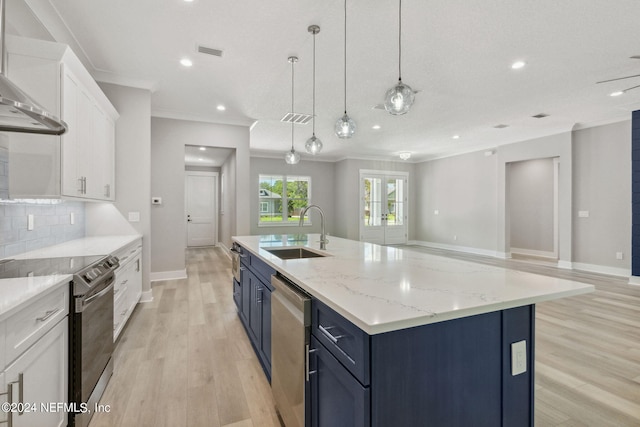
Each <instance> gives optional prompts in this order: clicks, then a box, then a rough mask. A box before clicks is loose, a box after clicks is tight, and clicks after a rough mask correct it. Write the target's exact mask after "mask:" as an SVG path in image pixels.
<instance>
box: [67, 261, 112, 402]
mask: <svg viewBox="0 0 640 427" xmlns="http://www.w3.org/2000/svg"><path fill="white" fill-rule="evenodd" d="M114 284H115V275H114V274H113V273H112V274H111V275H109V277H108V278H107V279H106V280H105V284H104V287H101V289H100V290H99V291H97V292H96V293H94V294H93V295H89V296H88V297H86V298H85V299H84V301H82V302H81V303H80V302H79V301H76V304H77V306H76V313H75V316H76V322H75V323H76V330H75V333H76V339H77V338H79V342H75V343H74V345H75V346H76V349H75V352H76V356H77V355H78V354H79V355H80V359H79V360H77V359H76V361H75V363H78V362H79V364H80V366H79V367H78V366H76V367H75V368H76V369H78V368H80V377H81V380H80V384H78V383H76V386H77V385H80V391H79V394H78V391H77V390H76V392H75V393H74V397H75V398H76V399H78V398H80V402H87V401H88V400H89V396H90V395H91V393H92V392H93V390H94V388H95V386H96V384H97V383H98V380H99V379H100V377H101V375H102V373H103V372H104V369H105V367H106V366H107V364H108V363H109V360H110V359H111V355H112V354H113V286H114ZM78 309H81V312H78ZM80 402H79V403H80Z"/></svg>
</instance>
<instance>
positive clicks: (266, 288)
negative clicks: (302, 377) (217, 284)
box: [233, 247, 275, 381]
mask: <svg viewBox="0 0 640 427" xmlns="http://www.w3.org/2000/svg"><path fill="white" fill-rule="evenodd" d="M238 251H239V252H240V253H241V254H242V258H241V267H240V282H237V281H235V280H234V283H233V285H234V301H235V303H236V306H237V307H238V315H239V317H240V320H241V321H242V324H243V326H244V327H245V329H246V331H247V335H248V336H249V341H251V345H252V346H253V349H254V351H255V352H256V354H257V356H258V360H259V361H260V364H261V365H262V369H263V370H264V372H265V374H266V376H267V379H268V380H269V381H271V292H272V291H273V287H272V286H271V275H272V274H274V273H275V270H274V269H272V268H271V267H269V266H268V265H267V264H265V263H264V262H263V261H262V260H260V259H259V258H258V257H256V256H255V255H253V254H251V253H250V252H249V251H247V250H245V249H243V248H242V247H238Z"/></svg>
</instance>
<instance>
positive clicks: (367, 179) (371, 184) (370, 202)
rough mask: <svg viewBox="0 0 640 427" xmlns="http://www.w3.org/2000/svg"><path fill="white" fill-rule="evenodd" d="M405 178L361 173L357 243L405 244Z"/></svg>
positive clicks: (393, 173) (406, 176) (404, 174)
mask: <svg viewBox="0 0 640 427" xmlns="http://www.w3.org/2000/svg"><path fill="white" fill-rule="evenodd" d="M407 186H408V174H406V173H399V172H375V171H360V240H362V241H364V242H371V243H377V244H380V245H388V244H404V243H407V220H408V210H407Z"/></svg>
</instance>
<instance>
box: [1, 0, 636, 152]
mask: <svg viewBox="0 0 640 427" xmlns="http://www.w3.org/2000/svg"><path fill="white" fill-rule="evenodd" d="M25 5H26V7H25ZM613 5H615V7H612V6H613ZM397 6H398V3H397V2H396V1H389V0H384V1H383V0H348V3H347V13H348V34H347V37H348V51H347V52H348V64H347V65H348V70H347V88H348V105H347V109H348V111H349V115H350V116H351V117H352V118H353V119H354V120H355V121H356V123H357V126H358V130H357V133H356V136H355V137H354V138H353V139H351V140H339V139H338V138H337V137H336V136H335V135H334V134H333V126H334V123H335V121H336V120H337V119H338V118H339V117H340V116H341V115H342V113H343V109H344V108H343V65H344V64H343V37H344V34H343V29H344V27H343V25H344V24H343V8H344V3H343V1H342V0H324V1H312V0H281V1H277V2H266V1H264V0H236V1H220V0H195V1H193V2H190V3H187V2H184V1H182V0H136V1H128V2H125V1H112V0H111V1H107V0H92V1H86V0H9V11H8V12H11V11H13V13H14V16H13V17H12V16H11V15H10V14H9V13H8V14H7V21H8V28H9V29H10V30H13V31H15V32H17V33H21V34H34V33H35V34H40V33H43V32H44V33H48V34H49V35H50V37H51V38H52V39H55V40H58V41H61V42H65V43H68V44H70V45H71V46H72V48H73V49H74V50H75V51H76V52H78V53H79V55H80V56H81V57H82V58H83V60H84V61H85V63H86V64H87V65H88V67H89V69H90V71H91V72H92V73H93V74H94V76H95V77H96V78H97V79H98V80H103V81H108V82H113V83H123V84H128V85H134V86H139V87H147V88H150V89H152V90H153V91H154V92H153V95H152V111H153V114H154V115H155V116H161V117H174V118H186V119H192V120H203V121H210V122H216V123H229V124H239V125H246V126H251V125H253V126H252V130H251V149H252V150H253V151H254V152H268V153H272V154H275V155H281V153H282V154H283V153H284V152H285V151H286V150H287V149H288V147H289V146H290V144H291V126H290V125H288V124H283V123H281V122H280V118H281V117H282V116H283V115H284V114H285V113H286V112H287V111H288V110H289V109H290V103H291V74H290V65H289V63H288V62H287V58H288V57H289V56H290V55H296V56H298V57H299V58H300V61H299V63H298V64H297V65H296V81H295V90H296V102H295V109H296V111H297V112H301V113H311V110H312V46H313V44H312V36H311V35H310V34H309V33H308V32H307V27H308V26H309V25H310V24H317V25H319V26H320V27H321V31H320V33H319V34H318V35H317V38H316V43H317V59H316V66H317V68H316V78H317V93H316V135H317V136H318V137H319V138H320V139H321V140H322V141H323V142H324V150H323V152H322V153H321V154H320V156H322V158H323V159H339V158H344V157H360V158H381V159H392V158H397V153H398V152H400V151H409V152H412V153H413V157H412V161H413V160H420V159H429V158H434V157H441V156H446V155H451V154H454V153H458V152H465V151H471V150H481V149H486V148H489V147H495V146H498V145H501V144H505V143H510V142H515V141H521V140H525V139H530V138H535V137H539V136H544V135H549V134H554V133H558V132H564V131H569V130H571V129H573V128H574V126H582V127H586V126H592V125H596V124H602V123H607V122H612V121H616V120H621V119H624V118H628V117H630V111H632V110H634V109H638V108H640V88H639V89H637V90H634V91H630V92H628V93H625V94H624V95H622V96H619V97H610V96H608V95H609V93H611V92H613V91H614V90H622V89H625V88H627V87H631V86H635V85H640V77H638V78H634V79H628V80H621V81H618V82H611V83H606V84H599V85H596V82H597V81H600V80H605V79H610V78H615V77H619V76H626V75H631V74H640V60H638V59H630V57H631V56H632V55H640V44H639V42H638V41H639V40H640V25H638V17H640V2H639V1H637V0H616V1H615V2H610V1H602V0H563V1H557V0H538V1H521V0H517V1H514V0H510V1H509V0H482V1H470V0H447V1H435V0H431V1H427V0H405V1H404V2H403V23H402V30H403V44H402V55H403V63H402V78H403V81H404V82H405V83H407V84H409V85H410V86H412V87H413V88H414V89H419V90H420V93H419V94H418V95H417V96H416V102H415V105H414V107H413V108H412V110H411V111H410V112H409V113H408V114H406V115H404V116H397V117H394V116H390V115H388V114H387V113H386V112H385V111H384V110H379V109H374V108H373V107H374V106H376V105H378V104H380V103H381V102H382V100H383V97H384V93H385V91H386V90H387V89H388V88H390V87H391V86H392V85H393V84H395V82H396V81H397V78H398V61H397V55H398V40H397V32H398V21H397V17H398V7H397ZM29 10H30V11H31V13H32V14H33V16H34V17H35V19H33V22H37V23H38V25H41V26H42V27H43V28H44V30H42V28H40V29H37V30H36V29H27V24H26V22H27V21H28V19H27V18H25V17H23V16H20V13H22V14H27V13H26V12H25V11H29ZM12 19H14V20H15V21H12ZM23 21H24V22H23ZM199 44H200V45H205V46H207V47H212V48H216V49H220V50H222V51H223V56H222V57H221V58H218V57H213V56H208V55H203V54H201V53H197V52H196V46H197V45H199ZM182 57H190V58H191V59H192V60H193V62H194V65H193V67H191V68H188V69H187V68H184V67H182V66H181V65H180V64H179V62H178V61H179V60H180V58H182ZM518 59H521V60H524V61H526V63H527V65H526V67H525V68H523V69H520V70H512V69H511V67H510V66H511V63H512V62H513V61H515V60H518ZM218 104H224V105H225V106H226V111H224V112H220V111H218V110H217V109H216V106H217V105H218ZM538 113H546V114H548V115H549V116H548V117H545V118H541V119H537V118H532V116H533V115H536V114H538ZM498 124H505V125H508V127H506V128H503V129H496V128H494V126H495V125H498ZM374 125H379V126H380V127H381V128H380V129H379V130H374V129H372V127H373V126H374ZM453 135H460V138H459V139H452V136H453ZM309 136H311V124H308V125H296V129H295V146H296V148H297V149H298V150H299V151H304V148H303V147H304V141H305V140H306V139H307V138H308V137H309ZM304 157H305V156H304V155H303V158H304Z"/></svg>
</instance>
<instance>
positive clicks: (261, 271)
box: [244, 250, 276, 291]
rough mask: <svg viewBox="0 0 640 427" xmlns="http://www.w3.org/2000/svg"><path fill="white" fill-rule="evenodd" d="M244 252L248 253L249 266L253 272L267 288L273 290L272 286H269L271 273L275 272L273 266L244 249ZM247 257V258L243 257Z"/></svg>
mask: <svg viewBox="0 0 640 427" xmlns="http://www.w3.org/2000/svg"><path fill="white" fill-rule="evenodd" d="M245 253H247V254H249V257H248V259H249V266H250V267H251V270H252V271H253V273H254V274H255V275H256V276H258V277H259V278H260V279H261V280H262V281H263V282H264V284H265V285H267V287H268V288H269V290H272V291H273V287H272V286H271V275H272V274H276V270H275V268H272V267H270V266H269V265H268V264H267V263H265V262H264V261H262V260H261V259H260V258H258V257H257V256H256V255H254V254H252V253H250V252H248V251H246V250H245ZM244 259H247V258H244Z"/></svg>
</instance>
